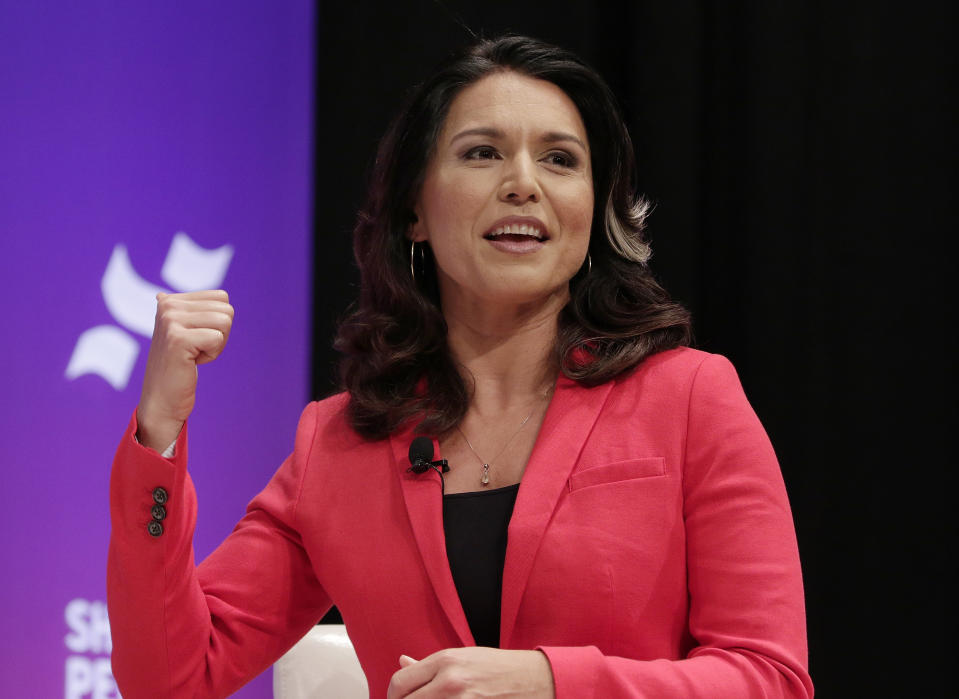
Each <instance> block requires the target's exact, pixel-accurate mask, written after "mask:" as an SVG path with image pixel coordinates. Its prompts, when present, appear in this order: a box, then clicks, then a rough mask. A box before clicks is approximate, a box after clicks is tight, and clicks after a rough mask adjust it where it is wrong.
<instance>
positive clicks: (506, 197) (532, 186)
mask: <svg viewBox="0 0 959 699" xmlns="http://www.w3.org/2000/svg"><path fill="white" fill-rule="evenodd" d="M541 195H542V192H541V191H540V188H539V181H538V180H537V179H536V165H535V164H534V163H533V162H532V161H531V160H530V159H529V158H522V157H521V158H515V159H513V160H511V161H510V162H509V166H508V168H507V169H506V171H505V172H504V174H503V181H502V182H501V183H500V190H499V196H500V199H501V200H502V201H508V202H512V203H516V204H525V203H526V202H529V201H532V202H538V201H539V200H540V196H541Z"/></svg>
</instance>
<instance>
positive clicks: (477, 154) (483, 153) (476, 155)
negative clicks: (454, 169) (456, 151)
mask: <svg viewBox="0 0 959 699" xmlns="http://www.w3.org/2000/svg"><path fill="white" fill-rule="evenodd" d="M464 157H465V158H466V159H467V160H493V159H494V158H495V157H496V149H495V148H491V147H489V146H477V147H476V148H470V149H469V150H468V151H466V154H465V156H464Z"/></svg>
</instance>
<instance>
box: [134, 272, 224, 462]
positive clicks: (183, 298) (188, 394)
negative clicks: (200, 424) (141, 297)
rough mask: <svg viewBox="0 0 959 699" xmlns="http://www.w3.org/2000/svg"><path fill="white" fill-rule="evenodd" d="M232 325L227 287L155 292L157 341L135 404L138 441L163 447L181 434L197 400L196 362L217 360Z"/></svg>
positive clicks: (153, 344) (153, 343)
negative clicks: (211, 289) (171, 292)
mask: <svg viewBox="0 0 959 699" xmlns="http://www.w3.org/2000/svg"><path fill="white" fill-rule="evenodd" d="M232 325H233V306H231V305H230V297H229V296H228V295H227V293H226V292H225V291H219V290H217V291H190V292H188V293H185V294H157V314H156V322H155V324H154V326H153V341H152V342H151V343H150V356H149V357H148V359H147V368H146V373H145V375H144V377H143V390H142V391H141V392H140V403H139V404H138V405H137V423H138V430H137V439H139V440H140V443H141V444H143V445H145V446H148V447H150V448H152V449H156V450H157V451H163V450H164V449H166V448H167V447H168V446H169V445H170V444H171V443H173V441H174V440H175V439H176V438H177V435H178V434H179V433H180V430H181V429H182V428H183V423H184V422H186V419H187V417H189V415H190V412H191V411H192V410H193V403H194V401H195V400H196V378H197V370H196V367H197V365H198V364H205V363H207V362H212V361H213V360H214V359H216V358H217V357H218V356H219V355H220V352H222V351H223V347H224V346H225V345H226V341H227V338H228V337H229V336H230V327H231V326H232Z"/></svg>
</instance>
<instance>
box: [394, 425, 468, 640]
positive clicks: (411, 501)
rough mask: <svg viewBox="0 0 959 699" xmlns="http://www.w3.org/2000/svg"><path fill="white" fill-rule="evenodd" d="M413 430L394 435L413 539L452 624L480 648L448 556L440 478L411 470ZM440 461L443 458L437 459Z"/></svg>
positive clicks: (436, 447) (435, 447)
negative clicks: (465, 611)
mask: <svg viewBox="0 0 959 699" xmlns="http://www.w3.org/2000/svg"><path fill="white" fill-rule="evenodd" d="M413 437H414V433H413V431H412V429H410V430H404V431H403V432H401V433H399V434H395V435H391V436H390V443H391V447H392V449H393V459H394V462H395V465H396V467H397V471H398V473H399V478H400V484H401V487H402V489H403V499H404V500H405V501H406V511H407V513H408V514H409V518H410V526H411V527H412V529H413V537H414V538H415V539H416V545H417V547H418V548H419V550H420V555H421V556H422V557H423V566H424V567H425V568H426V574H427V575H428V576H429V579H430V582H431V583H432V584H433V590H434V591H435V592H436V597H437V599H438V600H439V603H440V606H441V607H442V609H443V611H444V612H446V616H447V618H448V619H449V622H450V625H451V626H452V627H453V629H454V630H455V631H456V635H457V636H459V639H460V642H461V643H462V644H463V645H464V646H472V645H476V643H475V641H474V640H473V634H472V632H471V631H470V628H469V623H468V622H467V621H466V614H465V613H464V612H463V605H462V604H460V598H459V594H458V593H457V592H456V585H455V584H454V583H453V574H452V573H451V572H450V564H449V559H448V558H447V556H446V537H445V536H444V534H443V497H442V491H441V488H440V476H439V474H437V473H436V472H435V471H433V470H429V471H427V472H426V473H420V474H415V473H411V472H410V471H409V470H408V469H409V465H410V462H409V446H410V442H411V441H412V440H413ZM433 453H434V454H437V455H438V454H439V444H438V443H437V441H436V440H435V439H434V440H433ZM437 458H439V456H437Z"/></svg>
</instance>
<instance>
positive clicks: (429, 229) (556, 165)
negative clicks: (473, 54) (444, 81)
mask: <svg viewBox="0 0 959 699" xmlns="http://www.w3.org/2000/svg"><path fill="white" fill-rule="evenodd" d="M415 213H416V217H417V221H416V223H414V224H413V228H412V230H411V237H412V238H413V240H416V241H429V244H430V246H431V248H432V250H433V255H434V257H435V259H436V265H437V273H438V275H439V289H440V295H441V298H442V302H443V308H444V311H447V310H449V308H450V307H451V306H452V305H455V304H459V303H460V302H465V303H467V304H475V303H477V302H479V303H490V302H495V303H499V304H510V303H518V304H529V303H538V302H543V301H546V300H548V299H550V298H551V297H556V296H557V295H558V296H559V299H558V300H561V301H562V303H565V300H566V298H567V297H568V294H569V287H568V282H569V280H570V278H571V277H572V276H573V275H574V274H576V272H577V270H578V269H579V268H580V266H581V265H582V263H583V260H584V258H585V257H586V251H587V247H588V245H589V232H590V226H591V222H592V215H593V178H592V171H591V168H590V151H589V143H588V141H587V138H586V128H585V127H584V125H583V121H582V119H581V118H580V115H579V111H578V110H577V109H576V106H575V105H574V104H573V102H572V100H570V98H569V97H568V96H567V95H566V93H564V92H563V91H562V90H561V89H560V88H559V87H557V86H556V85H554V84H553V83H550V82H547V81H545V80H537V79H535V78H530V77H527V76H524V75H520V74H518V73H514V72H499V73H493V74H491V75H488V76H486V77H484V78H482V79H481V80H478V81H477V82H475V83H473V84H472V85H470V86H468V87H466V88H464V89H463V90H462V92H460V94H459V95H457V97H456V98H455V99H454V100H453V102H452V104H451V105H450V109H449V114H448V115H447V117H446V121H445V123H444V125H443V129H442V131H441V132H440V135H439V139H438V141H437V143H436V145H435V150H434V152H433V155H432V157H431V159H430V162H429V163H428V165H427V169H426V174H425V179H424V182H423V186H422V189H421V190H420V193H419V196H418V198H417V201H416V205H415Z"/></svg>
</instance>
